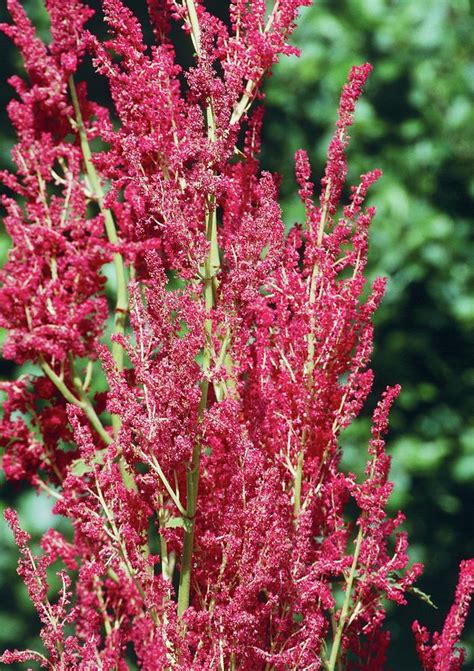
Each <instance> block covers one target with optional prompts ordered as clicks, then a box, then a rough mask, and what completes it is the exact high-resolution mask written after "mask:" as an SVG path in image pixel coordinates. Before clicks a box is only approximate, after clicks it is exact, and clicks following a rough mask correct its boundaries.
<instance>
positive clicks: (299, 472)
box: [293, 446, 304, 517]
mask: <svg viewBox="0 0 474 671" xmlns="http://www.w3.org/2000/svg"><path fill="white" fill-rule="evenodd" d="M303 464H304V446H303V447H302V449H301V451H300V453H299V455H298V462H297V464H296V473H295V485H294V486H295V495H294V502H293V514H294V516H295V517H297V516H298V515H299V512H300V509H301V485H302V482H303Z"/></svg>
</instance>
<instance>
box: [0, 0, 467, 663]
mask: <svg viewBox="0 0 474 671" xmlns="http://www.w3.org/2000/svg"><path fill="white" fill-rule="evenodd" d="M7 4H8V9H9V11H10V15H11V18H12V23H10V24H3V25H1V26H0V28H1V29H2V30H3V31H4V32H5V33H6V34H7V35H9V36H10V37H11V38H12V40H13V41H14V42H15V44H16V45H17V47H18V48H19V50H20V51H21V53H22V56H23V59H24V63H25V70H26V75H27V78H26V79H25V80H23V79H20V78H17V77H15V78H13V79H12V80H11V84H12V85H13V86H14V88H15V91H16V98H15V99H14V100H13V101H12V102H11V103H10V106H9V110H8V111H9V114H10V118H11V120H12V123H13V125H14V126H15V129H16V131H17V134H18V144H17V145H16V147H15V148H14V151H13V159H14V161H15V164H16V166H17V169H16V171H15V172H14V173H7V172H5V173H2V174H1V175H0V179H1V180H2V181H3V183H4V184H5V186H6V187H7V190H8V193H9V195H7V196H6V197H5V198H4V200H3V205H4V206H5V208H6V210H7V216H6V219H5V222H6V227H7V230H8V233H9V234H10V236H11V238H12V243H13V246H12V249H11V251H10V254H9V259H8V262H7V264H6V266H5V267H4V269H3V270H2V271H1V275H0V325H1V326H3V327H4V328H6V329H7V330H8V339H7V341H6V344H5V348H4V356H6V357H7V358H10V359H12V360H14V361H16V362H18V363H23V362H25V361H31V362H33V363H35V364H36V365H37V366H38V367H39V369H40V370H41V372H40V373H39V374H38V375H30V376H27V377H23V378H21V379H19V380H17V381H15V382H11V383H2V386H1V390H2V391H3V392H4V393H5V394H6V397H7V398H6V401H5V412H4V416H3V419H2V421H1V423H0V445H2V447H3V448H4V457H3V467H4V470H5V473H6V475H7V477H8V478H10V479H12V480H25V481H27V482H28V483H30V485H31V486H32V487H34V488H36V489H37V490H38V491H44V492H47V493H48V495H50V496H51V497H53V498H54V499H55V506H54V512H55V513H56V514H57V515H62V516H64V517H66V518H68V519H69V520H70V523H71V526H72V529H73V534H72V537H71V538H67V539H66V538H63V537H62V536H61V535H60V534H59V533H57V532H54V531H50V532H48V533H47V534H46V535H45V536H44V537H43V539H42V548H43V554H42V555H41V556H40V557H39V558H36V557H34V556H33V554H32V553H31V551H30V549H29V537H28V535H27V534H26V533H25V532H23V531H22V530H21V529H20V527H19V523H18V520H17V518H16V515H15V513H13V512H12V511H8V512H7V520H8V522H9V524H10V526H11V527H12V529H13V531H14V533H15V537H16V541H17V544H18V546H19V548H20V552H21V556H22V559H21V560H20V566H19V573H20V575H22V577H23V578H24V580H25V582H26V585H27V587H28V590H29V593H30V597H31V600H32V601H33V603H34V605H35V607H36V609H37V611H38V614H39V617H40V619H41V622H42V625H43V631H42V638H43V642H44V646H45V650H46V654H44V655H43V654H42V653H36V652H32V651H23V652H20V651H13V652H11V651H7V652H5V653H4V654H3V656H2V657H1V658H0V659H1V661H3V662H4V663H7V664H9V663H14V662H22V661H25V660H32V661H35V662H38V663H39V664H40V666H42V667H44V668H48V669H51V670H54V671H66V670H67V671H69V670H70V671H74V670H77V671H89V670H90V671H92V669H103V670H104V671H112V670H114V671H123V670H126V669H128V668H129V664H130V663H134V664H135V665H137V666H138V667H139V668H140V669H143V670H144V671H155V670H157V671H158V670H160V669H162V670H163V671H164V670H165V669H177V670H180V669H181V670H182V671H186V670H190V669H194V670H196V671H197V670H199V669H202V670H203V671H204V670H207V669H223V670H224V669H229V670H237V669H239V670H240V671H258V670H259V669H261V670H262V671H263V670H265V671H267V670H268V671H270V670H271V669H274V670H275V671H276V670H283V669H307V670H317V669H326V670H327V671H335V669H342V668H344V669H347V670H349V669H354V670H355V669H373V670H374V671H377V670H380V671H381V670H382V669H384V668H385V652H386V648H387V645H388V643H389V633H388V632H387V631H385V630H384V618H385V605H384V604H385V603H386V600H387V599H389V600H391V601H394V602H395V603H396V604H404V603H405V595H406V592H407V591H408V590H409V589H411V586H412V585H413V583H414V582H415V580H416V578H417V577H418V576H419V574H420V572H421V566H420V565H419V564H415V565H412V566H409V559H408V554H407V538H406V534H405V533H404V532H401V531H397V530H398V528H399V526H400V524H401V523H402V521H403V515H402V513H398V514H397V515H396V516H395V517H394V518H391V517H390V516H389V515H388V514H387V511H386V508H387V500H388V497H389V495H390V491H391V486H392V485H391V483H390V480H389V468H390V457H389V456H388V455H387V453H386V451H385V442H384V435H385V433H386V431H387V428H388V414H389V409H390V407H391V405H392V403H393V402H394V400H395V398H396V396H397V395H398V393H399V388H398V387H394V388H388V389H387V390H386V391H385V393H384V394H383V396H382V398H381V400H380V402H379V404H378V405H377V407H376V409H375V411H374V414H373V424H372V436H371V438H370V440H369V444H368V462H367V467H366V471H365V476H364V477H362V478H357V477H356V476H355V475H354V474H352V473H346V472H344V471H343V469H342V468H341V465H340V458H341V448H342V443H343V440H342V439H341V431H342V430H343V429H344V428H346V427H347V426H348V425H349V424H350V423H351V422H352V421H353V420H354V418H356V417H357V415H358V414H359V413H360V411H361V410H362V408H363V406H364V404H365V401H366V399H367V396H368V394H369V392H370V390H371V387H372V381H373V374H372V371H371V370H370V368H369V365H370V357H371V352H372V344H373V326H372V316H373V314H374V311H375V310H376V309H377V306H378V305H379V303H380V300H381V298H382V296H383V292H384V281H383V280H381V279H378V280H376V281H375V282H374V283H373V285H372V286H371V287H367V286H366V281H365V277H364V271H365V265H366V261H367V245H368V230H369V225H370V223H371V220H372V219H373V216H374V214H375V209H374V208H373V207H369V208H366V207H364V200H365V197H366V194H367V191H368V189H369V188H370V187H371V186H372V185H373V183H374V182H375V181H376V180H377V179H378V178H379V176H380V172H379V171H377V170H374V171H372V172H368V173H367V174H365V175H362V176H361V179H360V183H359V184H358V185H355V186H353V187H351V188H350V190H349V193H350V195H349V198H348V202H347V203H346V204H344V203H343V202H342V194H343V193H344V186H345V184H346V176H347V165H346V158H345V149H346V147H347V144H348V140H349V137H348V130H349V127H350V126H351V124H352V123H353V115H354V111H355V106H356V103H357V100H358V98H359V97H360V95H361V93H362V89H363V87H364V85H365V82H366V79H367V77H368V75H369V73H370V70H371V66H370V65H368V64H364V65H362V66H359V67H354V68H353V69H352V70H351V72H350V74H349V78H348V82H347V84H346V85H345V87H344V89H343V92H342V95H341V99H340V105H339V111H338V118H337V123H336V129H335V133H334V137H333V139H332V141H331V143H330V146H329V150H328V162H327V167H326V170H325V173H324V176H323V177H322V179H321V184H320V186H321V189H320V193H319V189H318V190H316V188H315V185H314V183H313V181H312V177H311V168H310V165H309V160H308V157H307V155H306V154H305V152H303V151H300V152H298V153H297V155H296V176H297V181H298V185H299V193H300V197H301V200H302V203H303V205H304V208H305V212H306V216H305V221H304V222H301V223H298V224H296V225H295V226H293V228H292V229H291V230H290V232H289V234H288V235H285V227H284V225H283V221H282V218H281V213H280V208H279V206H278V182H279V179H278V176H276V175H272V174H270V173H268V172H265V171H261V170H260V167H259V162H258V154H259V149H260V131H261V127H262V122H263V113H262V105H261V104H260V103H259V101H261V100H262V98H263V94H262V90H261V86H262V82H263V80H264V77H265V75H266V74H268V73H269V72H270V69H271V67H272V65H273V64H274V63H275V62H276V61H277V60H278V58H279V56H280V55H282V54H283V55H289V54H293V53H295V49H294V48H293V47H291V46H290V45H289V42H288V40H289V37H290V35H291V32H292V31H293V29H294V28H295V22H296V19H297V16H298V11H299V9H300V8H301V7H302V6H304V5H307V4H309V2H308V0H275V1H274V2H273V3H268V2H266V1H265V0H251V1H250V2H249V1H248V0H231V2H230V12H229V17H228V21H227V22H223V21H222V20H219V19H218V18H217V17H215V16H214V15H212V14H211V13H210V12H209V11H208V10H207V9H206V6H205V2H203V0H148V2H147V4H148V10H149V18H150V23H151V27H152V31H153V34H154V37H155V43H154V45H153V46H151V47H150V46H148V45H147V44H146V43H145V42H144V39H143V35H142V28H141V25H140V23H139V21H138V19H137V18H136V17H135V16H134V14H133V12H132V11H131V10H130V9H129V8H127V7H126V6H125V5H124V4H123V3H122V2H121V0H102V10H103V16H104V20H105V23H106V25H107V28H108V31H109V35H108V37H107V39H105V40H103V41H101V40H99V39H98V38H97V37H95V36H94V35H92V34H90V33H89V32H88V30H87V29H86V28H85V24H86V22H87V20H88V19H89V18H90V16H91V11H90V9H89V8H88V7H87V6H86V5H84V4H83V3H82V2H81V1H80V0H61V1H59V0H46V7H47V10H48V13H49V16H50V21H51V35H52V42H51V43H50V44H49V45H45V44H43V42H42V41H41V40H40V39H39V38H38V37H37V36H36V33H35V31H34V28H33V26H32V25H31V23H30V21H29V19H28V18H27V16H26V14H25V12H24V10H23V9H22V7H21V5H20V3H19V1H18V0H8V3H7ZM269 4H270V5H271V6H270V8H269V7H268V5H269ZM177 28H178V29H179V28H181V29H182V30H183V31H184V33H185V34H186V35H188V36H189V42H190V45H191V47H192V50H193V52H194V61H193V65H192V66H191V67H189V68H188V69H183V67H182V66H181V65H180V64H179V63H178V61H177V58H176V54H175V50H174V46H173V42H172V39H171V38H172V36H173V35H175V34H176V32H175V31H176V29H177ZM88 59H89V60H88ZM90 63H92V66H93V67H94V68H95V71H96V72H97V73H98V74H99V75H101V76H102V77H103V78H104V81H105V82H106V83H107V86H108V89H109V91H110V96H111V101H112V109H111V110H107V109H105V108H103V107H101V106H100V105H98V104H97V103H95V102H93V101H92V100H90V98H89V96H88V92H87V88H86V86H85V83H84V82H80V81H78V74H77V73H78V72H82V71H83V68H85V67H86V66H87V64H89V65H90ZM79 65H82V66H83V67H81V69H80V70H78V68H79ZM93 140H94V141H95V143H94V146H98V147H99V149H98V150H97V151H94V152H93V151H92V149H91V146H92V145H91V142H92V141H93ZM111 275H112V277H113V281H112V282H111V284H112V285H113V289H112V291H111V290H110V287H108V286H106V280H105V278H106V276H111ZM106 291H107V293H106ZM100 368H101V369H102V375H105V378H106V380H107V389H106V391H105V392H100V393H98V392H97V391H95V393H94V389H95V386H94V378H95V377H96V376H97V375H99V374H100V373H99V370H100ZM57 562H60V563H61V564H62V565H63V568H62V569H61V570H60V572H59V574H58V575H59V577H60V581H61V584H62V586H63V587H62V590H61V592H60V594H59V595H58V597H57V598H56V599H52V598H51V596H50V593H49V591H48V581H47V571H46V570H47V568H48V567H50V566H52V565H53V564H54V565H56V563H57ZM471 564H472V562H466V563H465V564H463V568H462V577H461V582H460V587H459V588H458V592H457V595H456V602H455V605H454V606H453V610H452V611H451V613H450V614H449V616H448V620H447V622H446V625H445V628H444V630H443V633H442V634H441V635H435V637H434V639H433V644H432V645H431V646H430V645H429V636H428V634H427V632H426V631H425V630H424V629H423V628H421V627H420V626H419V625H416V629H415V631H416V636H417V641H418V649H419V651H420V656H421V659H422V662H423V664H424V668H426V669H437V670H441V669H443V670H445V669H446V670H448V669H450V670H451V669H452V670H453V671H454V669H458V668H459V664H460V662H459V659H460V656H459V652H458V651H457V649H456V648H454V644H455V642H456V641H457V639H458V638H459V635H460V633H461V629H462V624H463V620H464V617H465V614H466V610H467V606H468V594H470V590H471V591H472V566H471ZM441 659H442V660H443V661H442V662H441V661H439V660H441ZM446 660H448V661H446ZM443 664H444V666H443Z"/></svg>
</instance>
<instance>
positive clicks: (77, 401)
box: [40, 358, 112, 445]
mask: <svg viewBox="0 0 474 671" xmlns="http://www.w3.org/2000/svg"><path fill="white" fill-rule="evenodd" d="M40 364H41V368H42V370H43V372H44V373H45V374H46V375H47V376H48V377H49V379H50V380H51V382H52V383H53V384H54V386H55V387H56V389H57V390H58V391H59V392H61V394H62V395H63V396H64V398H65V399H66V401H69V403H71V404H72V405H75V406H76V407H78V408H81V410H83V411H84V414H85V415H86V417H87V419H88V420H89V422H90V423H91V424H92V426H93V427H94V429H95V430H96V431H97V433H98V434H99V436H100V437H101V438H102V440H103V441H104V443H105V444H106V445H110V443H111V442H112V438H111V437H110V436H109V434H108V433H107V431H106V430H105V428H104V426H103V424H102V422H101V421H100V419H99V416H98V414H97V413H96V411H95V410H94V407H93V405H92V403H91V402H90V400H89V399H88V398H87V396H86V394H85V393H84V392H82V391H80V392H79V398H77V397H76V396H75V395H74V394H73V393H72V391H71V390H70V389H69V388H68V387H67V385H66V384H65V382H64V380H62V379H61V378H60V377H59V375H57V373H55V372H54V370H53V369H52V368H51V366H50V365H49V364H48V363H47V362H46V361H45V360H44V359H42V358H41V359H40Z"/></svg>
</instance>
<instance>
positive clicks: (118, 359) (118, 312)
mask: <svg viewBox="0 0 474 671" xmlns="http://www.w3.org/2000/svg"><path fill="white" fill-rule="evenodd" d="M69 89H70V91H71V99H72V105H73V108H74V114H75V117H76V125H77V131H78V133H79V141H80V143H81V150H82V155H83V158H84V165H85V168H86V174H87V178H88V180H89V185H90V188H91V190H92V193H93V194H94V197H95V199H96V200H97V203H98V205H99V209H100V212H101V214H102V216H103V217H104V226H105V232H106V234H107V238H108V240H109V242H110V243H111V244H112V245H117V244H118V242H119V239H118V236H117V229H116V227H115V221H114V218H113V215H112V212H111V211H110V209H109V208H108V207H105V205H104V198H105V193H104V189H103V187H102V184H101V181H100V179H99V176H98V174H97V170H96V169H95V165H94V163H93V161H92V152H91V148H90V145H89V141H88V139H87V133H86V128H85V126H84V120H83V118H82V113H81V108H80V106H79V101H78V98H77V91H76V86H75V84H74V79H73V77H72V76H71V77H70V78H69ZM113 264H114V271H115V280H116V287H117V298H116V302H115V317H114V333H116V334H118V335H124V333H125V323H126V320H127V313H128V292H127V278H126V272H125V263H124V260H123V257H122V255H121V254H119V253H118V252H116V253H115V254H114V255H113ZM111 353H112V358H113V360H114V362H115V365H116V367H117V370H118V371H122V370H123V368H124V351H123V347H122V346H121V345H120V343H117V342H112V347H111ZM120 426H121V419H120V416H119V415H115V414H114V415H112V429H113V433H114V436H115V437H117V435H118V432H119V430H120ZM120 472H121V474H122V478H123V481H124V483H125V485H126V487H127V488H128V489H136V484H135V480H134V478H133V475H131V473H130V472H129V471H128V470H127V467H126V465H125V462H124V460H123V459H120Z"/></svg>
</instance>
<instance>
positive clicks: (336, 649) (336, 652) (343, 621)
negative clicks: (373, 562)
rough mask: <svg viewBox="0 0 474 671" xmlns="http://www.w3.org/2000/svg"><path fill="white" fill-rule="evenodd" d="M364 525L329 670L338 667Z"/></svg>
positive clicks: (355, 552) (359, 534)
mask: <svg viewBox="0 0 474 671" xmlns="http://www.w3.org/2000/svg"><path fill="white" fill-rule="evenodd" d="M362 535H363V534H362V527H360V528H359V533H358V534H357V540H356V546H355V551H354V558H353V560H352V566H351V571H350V573H349V578H348V580H347V587H346V595H345V598H344V603H343V604H342V610H341V615H340V617H339V622H338V623H337V630H336V635H335V637H334V642H333V644H332V650H331V657H330V658H329V662H328V665H327V669H328V671H334V669H335V667H336V662H337V659H338V655H339V648H340V645H341V639H342V634H343V632H344V627H345V626H346V622H347V616H348V613H349V607H350V603H351V596H352V585H353V584H354V578H355V574H356V570H357V563H358V561H359V554H360V548H361V545H362Z"/></svg>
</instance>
